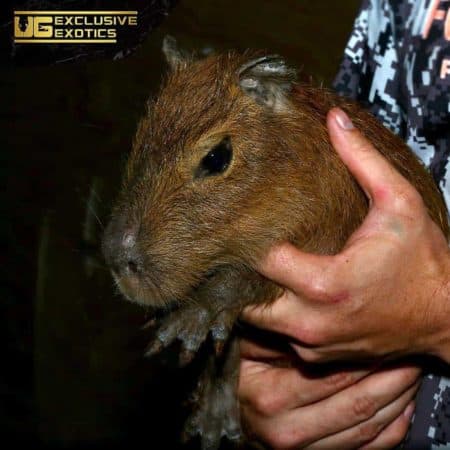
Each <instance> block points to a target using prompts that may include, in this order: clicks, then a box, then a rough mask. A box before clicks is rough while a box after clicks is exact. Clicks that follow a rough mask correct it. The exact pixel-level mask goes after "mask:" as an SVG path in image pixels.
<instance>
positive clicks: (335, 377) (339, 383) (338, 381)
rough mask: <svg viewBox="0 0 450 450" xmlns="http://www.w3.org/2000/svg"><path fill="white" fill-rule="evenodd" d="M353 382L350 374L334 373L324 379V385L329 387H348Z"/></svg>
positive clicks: (352, 376)
mask: <svg viewBox="0 0 450 450" xmlns="http://www.w3.org/2000/svg"><path fill="white" fill-rule="evenodd" d="M353 381H354V375H353V374H352V373H351V372H336V373H333V374H331V375H330V376H329V377H326V378H324V383H325V384H327V385H328V386H331V387H336V388H340V387H343V386H348V385H350V384H352V383H353Z"/></svg>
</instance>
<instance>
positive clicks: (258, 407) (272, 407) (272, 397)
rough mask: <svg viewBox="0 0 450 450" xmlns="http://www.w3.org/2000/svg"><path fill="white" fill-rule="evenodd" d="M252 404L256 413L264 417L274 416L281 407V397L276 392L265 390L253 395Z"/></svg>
mask: <svg viewBox="0 0 450 450" xmlns="http://www.w3.org/2000/svg"><path fill="white" fill-rule="evenodd" d="M252 406H253V408H254V410H255V411H256V413H258V414H259V415H262V416H265V417H271V416H274V415H276V413H278V412H279V411H281V410H282V409H283V405H282V399H281V398H280V397H279V396H278V395H276V394H270V393H269V394H268V393H267V392H266V393H265V394H264V395H258V396H256V397H254V399H253V402H252Z"/></svg>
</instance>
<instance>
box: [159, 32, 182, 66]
mask: <svg viewBox="0 0 450 450" xmlns="http://www.w3.org/2000/svg"><path fill="white" fill-rule="evenodd" d="M162 52H163V53H164V56H165V57H166V61H167V63H168V64H169V66H170V68H171V69H172V70H174V69H176V68H177V67H182V66H183V65H186V63H187V61H188V60H189V57H188V55H187V53H186V52H184V51H183V50H181V49H179V48H178V44H177V41H176V39H175V38H174V37H173V36H170V35H169V34H167V35H166V36H164V39H163V43H162Z"/></svg>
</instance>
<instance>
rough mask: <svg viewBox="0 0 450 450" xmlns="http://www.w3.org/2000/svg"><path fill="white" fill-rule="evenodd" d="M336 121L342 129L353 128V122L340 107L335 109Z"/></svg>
mask: <svg viewBox="0 0 450 450" xmlns="http://www.w3.org/2000/svg"><path fill="white" fill-rule="evenodd" d="M336 122H337V123H338V125H339V126H340V127H341V128H342V129H343V130H353V128H355V127H354V125H353V122H352V121H351V120H350V118H349V117H348V116H347V114H345V112H344V111H342V109H338V110H337V111H336Z"/></svg>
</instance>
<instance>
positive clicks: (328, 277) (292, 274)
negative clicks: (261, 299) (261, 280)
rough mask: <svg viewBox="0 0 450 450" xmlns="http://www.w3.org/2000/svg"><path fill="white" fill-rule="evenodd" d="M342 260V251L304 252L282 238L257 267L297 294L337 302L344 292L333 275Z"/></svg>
mask: <svg viewBox="0 0 450 450" xmlns="http://www.w3.org/2000/svg"><path fill="white" fill-rule="evenodd" d="M344 262H345V264H347V263H346V261H345V258H344V256H342V255H316V254H313V253H306V252H303V251H301V250H299V249H298V248H296V247H295V246H294V245H292V244H290V243H287V242H286V243H282V244H278V245H276V246H274V247H273V248H272V249H271V250H270V251H269V253H268V254H267V256H266V257H265V258H264V259H263V261H262V262H261V264H260V265H259V266H258V271H259V272H260V273H262V274H263V275H265V276H266V277H267V278H270V279H271V280H273V281H275V282H276V283H278V284H280V285H282V286H284V287H286V288H288V289H289V290H290V291H292V292H295V293H296V294H297V295H299V296H300V295H303V296H304V297H305V298H313V299H315V300H324V301H329V302H338V301H341V300H343V299H345V298H346V296H347V295H348V293H347V292H346V291H342V290H340V289H339V285H341V284H342V283H340V282H339V281H340V278H339V277H338V276H337V275H338V274H339V273H340V272H339V268H340V266H342V265H343V263H344ZM344 267H345V266H344Z"/></svg>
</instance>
